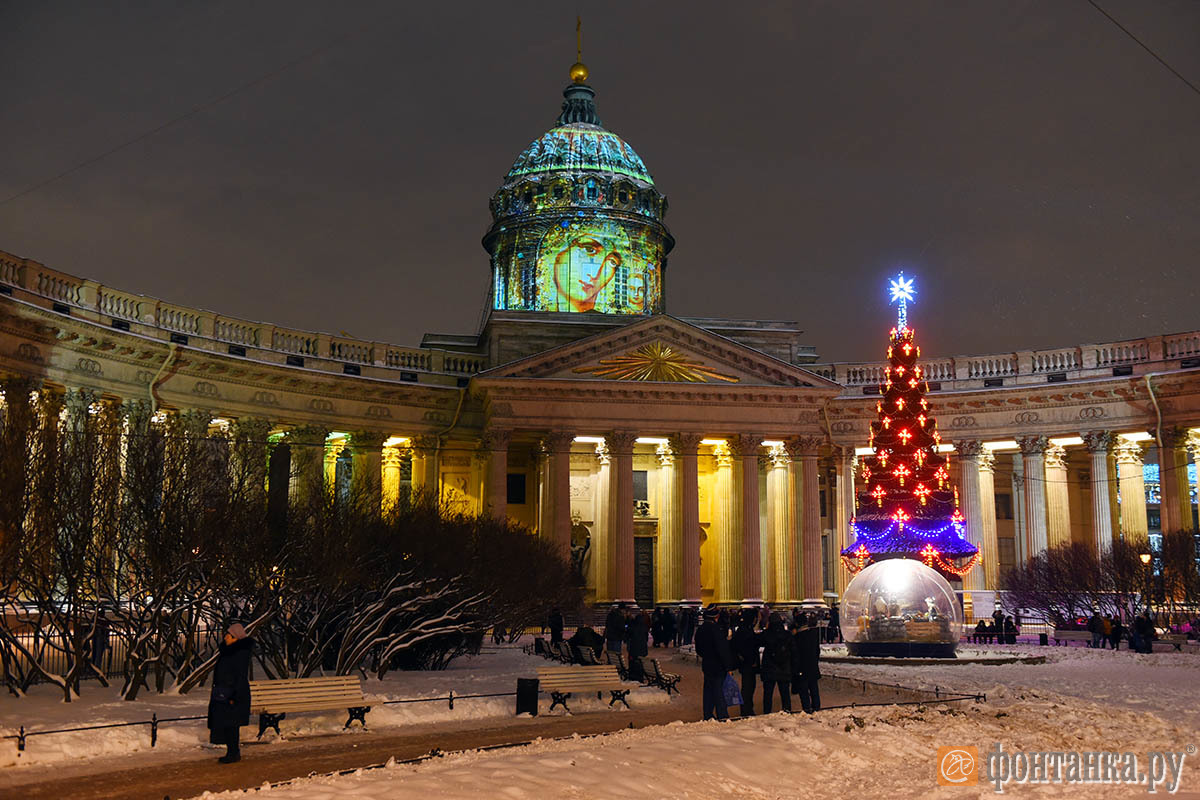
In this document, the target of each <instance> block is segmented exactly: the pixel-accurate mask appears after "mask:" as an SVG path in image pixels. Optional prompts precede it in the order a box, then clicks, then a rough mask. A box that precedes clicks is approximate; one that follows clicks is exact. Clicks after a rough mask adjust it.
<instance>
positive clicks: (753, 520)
mask: <svg viewBox="0 0 1200 800" xmlns="http://www.w3.org/2000/svg"><path fill="white" fill-rule="evenodd" d="M733 449H734V450H735V451H736V452H737V457H738V460H739V461H741V465H742V471H741V476H740V477H741V502H740V503H739V505H740V506H741V509H740V510H741V512H742V520H741V522H742V524H741V528H742V592H741V597H740V598H738V599H739V600H741V601H742V602H743V603H761V602H762V538H761V536H762V531H761V530H759V527H760V526H759V522H760V514H759V507H758V502H759V497H758V456H759V451H760V450H761V449H762V436H756V435H754V434H748V433H746V434H741V435H740V436H735V437H734V438H733Z"/></svg>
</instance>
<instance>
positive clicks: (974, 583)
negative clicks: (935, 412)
mask: <svg viewBox="0 0 1200 800" xmlns="http://www.w3.org/2000/svg"><path fill="white" fill-rule="evenodd" d="M954 450H955V452H956V453H958V464H959V471H960V472H961V473H962V506H963V515H964V516H965V517H966V518H967V524H966V533H967V541H969V542H970V543H971V544H973V545H975V546H976V547H978V548H979V558H980V562H981V563H979V564H976V565H975V566H974V567H973V568H972V569H971V570H970V571H969V572H968V573H967V574H966V575H964V576H963V591H967V592H978V591H980V590H981V589H983V588H984V585H985V584H986V583H987V580H986V576H985V572H984V569H985V568H984V565H985V564H986V563H987V559H986V557H985V555H984V545H983V536H984V531H985V529H986V526H985V523H984V521H983V519H984V516H985V514H986V512H985V511H984V508H983V492H982V487H981V485H980V484H981V481H980V480H979V477H980V475H979V472H980V466H979V457H980V456H981V455H982V454H983V445H982V444H981V443H980V442H977V441H959V442H955V443H954ZM989 475H990V473H989ZM992 503H993V505H992V516H993V518H992V529H993V531H994V530H995V525H996V521H995V513H996V507H995V499H994V498H993V500H992Z"/></svg>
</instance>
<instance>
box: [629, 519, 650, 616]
mask: <svg viewBox="0 0 1200 800" xmlns="http://www.w3.org/2000/svg"><path fill="white" fill-rule="evenodd" d="M633 597H634V599H635V600H637V604H638V605H639V606H640V607H641V608H654V537H653V536H638V537H636V538H635V539H634V540H633Z"/></svg>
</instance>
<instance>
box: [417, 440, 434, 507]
mask: <svg viewBox="0 0 1200 800" xmlns="http://www.w3.org/2000/svg"><path fill="white" fill-rule="evenodd" d="M437 446H438V441H437V437H436V436H417V437H415V438H414V439H413V441H412V492H413V497H414V498H415V497H420V496H421V495H429V497H430V499H432V500H434V501H437V500H439V499H440V498H439V497H438V474H437Z"/></svg>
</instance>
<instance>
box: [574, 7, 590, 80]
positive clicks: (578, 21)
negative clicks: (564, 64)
mask: <svg viewBox="0 0 1200 800" xmlns="http://www.w3.org/2000/svg"><path fill="white" fill-rule="evenodd" d="M587 79H588V68H587V66H586V65H584V63H583V17H575V63H574V64H572V65H571V82H572V83H587Z"/></svg>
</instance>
